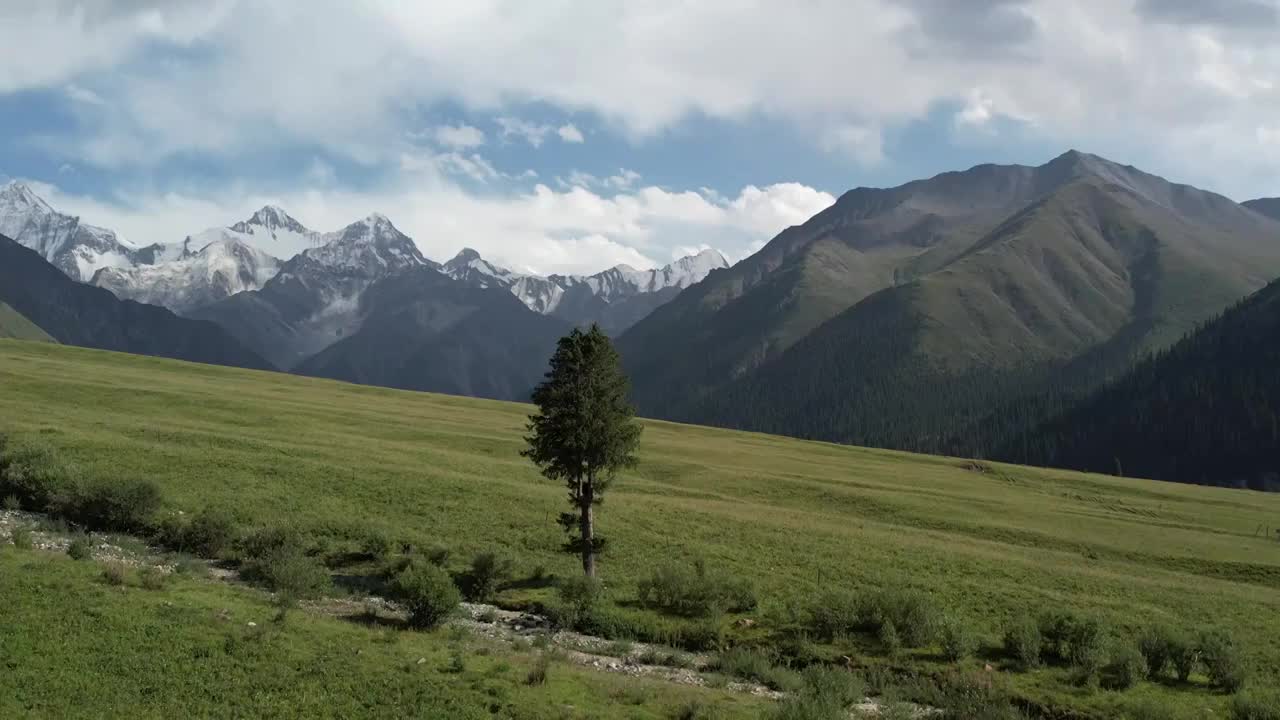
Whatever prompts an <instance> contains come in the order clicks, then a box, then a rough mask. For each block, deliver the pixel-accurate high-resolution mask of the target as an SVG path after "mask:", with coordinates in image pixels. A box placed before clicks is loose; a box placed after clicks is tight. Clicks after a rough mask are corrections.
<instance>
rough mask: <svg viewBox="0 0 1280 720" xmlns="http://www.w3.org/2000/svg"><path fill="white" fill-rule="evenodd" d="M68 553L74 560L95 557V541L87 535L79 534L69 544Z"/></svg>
mask: <svg viewBox="0 0 1280 720" xmlns="http://www.w3.org/2000/svg"><path fill="white" fill-rule="evenodd" d="M67 555H69V556H70V557H71V559H72V560H88V559H89V558H91V557H93V543H91V542H89V538H88V537H87V536H85V535H77V536H76V537H75V538H73V539H72V540H71V544H70V545H68V546H67Z"/></svg>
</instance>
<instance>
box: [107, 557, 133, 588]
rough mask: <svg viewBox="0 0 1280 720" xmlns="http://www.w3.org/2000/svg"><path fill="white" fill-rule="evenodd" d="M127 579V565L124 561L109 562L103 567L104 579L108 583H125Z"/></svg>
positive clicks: (117, 584) (118, 584)
mask: <svg viewBox="0 0 1280 720" xmlns="http://www.w3.org/2000/svg"><path fill="white" fill-rule="evenodd" d="M127 579H128V576H127V573H126V571H125V566H124V565H123V564H122V563H118V562H113V563H107V565H106V566H105V567H103V568H102V581H103V582H105V583H106V584H108V585H115V586H120V585H124V583H125V580H127Z"/></svg>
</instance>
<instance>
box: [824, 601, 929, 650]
mask: <svg viewBox="0 0 1280 720" xmlns="http://www.w3.org/2000/svg"><path fill="white" fill-rule="evenodd" d="M808 616H809V618H808V625H809V628H810V629H811V630H812V631H813V632H814V633H815V634H816V635H817V636H818V637H821V638H823V639H827V640H831V639H835V638H839V637H845V636H848V635H852V634H855V633H866V634H870V635H873V636H875V637H877V638H879V639H880V641H881V643H882V644H884V645H885V646H886V649H889V646H891V645H893V646H901V647H908V648H919V647H925V646H927V645H930V644H932V643H933V642H934V640H935V639H936V638H937V635H938V631H939V627H940V625H941V619H942V614H941V613H940V612H939V611H938V608H937V606H936V605H935V604H934V603H933V600H932V599H931V598H929V596H928V595H925V594H924V593H921V592H916V591H911V590H877V591H873V592H870V593H866V594H863V595H856V594H852V593H844V592H829V593H826V594H824V595H822V596H821V597H819V599H818V600H817V602H815V603H814V604H813V605H812V606H811V607H810V609H809V612H808Z"/></svg>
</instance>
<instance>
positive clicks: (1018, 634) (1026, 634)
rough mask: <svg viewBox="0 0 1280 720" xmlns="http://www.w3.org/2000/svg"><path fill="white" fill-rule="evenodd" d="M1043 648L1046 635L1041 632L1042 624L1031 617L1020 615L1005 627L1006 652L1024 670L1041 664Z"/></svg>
mask: <svg viewBox="0 0 1280 720" xmlns="http://www.w3.org/2000/svg"><path fill="white" fill-rule="evenodd" d="M1043 650H1044V637H1043V636H1042V635H1041V633H1040V625H1039V624H1038V623H1036V621H1035V620H1032V619H1031V618H1030V617H1027V616H1022V617H1019V618H1018V619H1016V620H1014V621H1013V622H1012V623H1010V624H1009V625H1008V627H1006V628H1005V631H1004V653H1005V655H1006V656H1008V657H1009V658H1010V659H1012V660H1014V661H1015V662H1017V663H1018V665H1020V666H1021V667H1022V668H1023V669H1024V670H1026V669H1029V668H1033V667H1036V666H1037V665H1039V664H1040V655H1041V652H1042V651H1043Z"/></svg>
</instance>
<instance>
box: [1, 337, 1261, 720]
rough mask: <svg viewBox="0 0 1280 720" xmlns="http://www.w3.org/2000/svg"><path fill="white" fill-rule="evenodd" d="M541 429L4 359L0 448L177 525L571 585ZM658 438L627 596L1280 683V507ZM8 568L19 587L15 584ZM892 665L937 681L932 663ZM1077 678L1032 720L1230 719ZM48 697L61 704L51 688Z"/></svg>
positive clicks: (210, 380) (623, 559) (1037, 681)
mask: <svg viewBox="0 0 1280 720" xmlns="http://www.w3.org/2000/svg"><path fill="white" fill-rule="evenodd" d="M528 412H529V408H528V407H525V406H521V405H516V404H508V403H498V402H488V401H480V400H474V399H467V398H458V397H447V396H433V395H426V394H415V393H407V392H399V391H391V390H384V389H377V388H369V387H360V386H353V385H345V384H340V383H334V382H327V381H318V380H313V379H304V378H297V377H291V376H287V375H277V374H269V373H260V372H253V371H241V370H233V369H228V368H219V367H210V366H200V365H192V364H185V363H179V362H173V361H166V360H159V359H152V358H141V357H135V356H128V355H119V354H111V353H103V352H97V351H90V350H83V349H77V348H67V347H61V346H54V345H47V344H39V343H23V342H15V341H0V429H4V430H7V431H10V432H14V433H17V434H20V435H38V436H41V437H42V438H43V439H45V440H46V441H47V442H49V443H50V444H52V445H53V446H55V447H56V448H58V449H59V450H60V451H61V452H62V453H63V454H65V455H66V456H67V457H68V458H69V459H71V460H73V461H74V462H75V463H77V464H78V465H80V466H81V467H82V468H84V469H85V470H86V471H87V472H89V473H91V474H93V475H95V476H97V477H103V478H112V477H117V478H136V477H143V478H149V479H152V480H153V481H155V482H156V483H157V484H158V485H159V486H160V487H161V488H162V490H163V492H164V496H165V498H166V501H167V502H168V503H169V504H170V505H172V506H174V507H177V508H182V509H187V510H193V509H196V508H200V507H204V506H206V505H211V504H212V505H219V506H222V507H226V508H230V509H232V510H233V511H234V512H235V513H237V514H238V515H239V516H240V518H241V519H242V520H243V521H244V522H245V523H248V524H272V523H278V522H281V521H282V520H286V519H287V520H291V521H294V522H296V523H298V524H299V525H300V526H302V527H303V528H304V529H305V530H306V531H308V532H309V533H312V534H314V535H317V536H326V537H331V538H334V539H335V540H338V541H340V540H342V539H346V538H358V537H362V536H363V535H364V534H366V533H367V531H368V530H370V529H372V530H376V531H380V532H383V533H386V534H387V535H389V536H391V537H393V538H396V539H399V540H403V541H407V542H412V543H414V544H417V545H419V546H423V547H427V546H432V545H446V546H449V547H450V548H452V549H453V550H454V552H455V555H459V556H465V555H467V554H468V553H471V552H474V551H479V550H484V549H499V550H502V551H504V552H506V553H507V554H509V555H511V556H512V557H514V558H516V559H517V560H518V562H519V563H520V565H521V566H522V567H524V568H533V567H535V566H543V567H545V568H547V569H548V570H549V571H550V572H552V573H558V574H562V575H568V574H571V573H573V572H574V567H575V561H574V559H573V558H572V557H569V556H566V555H563V554H562V553H560V552H559V547H560V545H561V542H562V541H563V537H562V535H561V533H560V531H559V528H558V527H557V526H556V525H555V523H554V518H555V516H556V514H557V513H558V512H560V511H561V510H562V507H563V502H564V498H563V490H562V489H561V488H560V487H558V486H556V485H554V484H550V483H548V482H546V481H544V480H542V479H541V478H540V476H539V475H538V474H537V473H536V471H535V470H534V469H533V468H532V467H531V466H530V465H529V464H528V463H527V462H525V461H524V460H522V459H521V458H520V457H519V455H518V451H519V449H520V448H521V446H522V440H521V435H522V431H523V426H524V419H525V416H526V415H527V413H528ZM645 424H646V430H645V435H644V437H643V440H642V450H641V457H640V460H641V462H640V464H639V466H638V467H637V468H636V469H635V470H634V471H632V472H629V473H627V474H625V475H624V476H623V477H622V478H621V479H620V481H619V482H618V484H617V485H616V487H615V489H614V490H613V491H611V493H610V495H609V497H608V499H607V502H606V504H605V505H604V506H603V507H602V508H601V509H600V512H599V521H598V522H599V526H600V528H601V531H602V532H603V533H604V534H605V535H607V536H608V537H609V538H610V547H609V552H608V554H607V555H606V556H605V557H604V558H603V559H602V562H601V570H602V573H603V575H604V577H605V578H606V581H607V583H608V584H609V586H610V589H611V592H612V593H613V595H614V596H615V597H616V598H619V599H623V600H625V599H626V598H628V597H634V593H635V591H634V587H635V581H636V580H637V579H639V578H640V577H642V576H643V575H645V574H646V573H648V572H649V571H651V570H652V569H654V568H655V567H657V566H658V565H659V564H661V563H663V562H666V561H669V560H671V559H689V560H692V559H694V558H702V559H704V560H706V561H707V563H708V564H709V565H711V566H713V567H716V568H718V569H721V570H724V571H727V572H732V573H733V574H735V575H739V576H742V577H749V578H751V579H752V580H753V582H754V583H755V585H756V587H757V591H758V593H759V595H760V597H761V599H762V603H763V604H764V605H765V606H766V612H767V610H768V609H769V608H770V607H773V606H777V605H780V604H782V603H784V602H786V601H788V600H796V601H804V600H806V599H808V598H810V597H812V596H813V595H814V594H815V593H816V592H817V591H819V590H822V589H830V588H851V589H859V588H869V587H898V588H907V589H918V590H922V591H924V592H927V593H929V594H930V595H931V596H932V597H933V598H934V599H935V600H936V602H937V603H938V604H940V605H942V606H944V607H946V608H949V609H951V610H952V611H953V612H956V613H958V614H960V615H962V616H963V617H965V618H966V619H967V621H968V622H970V623H971V624H972V625H973V626H974V627H975V628H977V630H978V631H979V632H980V633H981V634H982V635H983V636H984V638H985V639H986V640H987V641H988V642H989V643H994V642H995V640H996V639H997V638H998V637H999V635H1000V631H1001V628H1002V626H1003V625H1004V624H1005V623H1006V621H1007V620H1009V619H1010V618H1012V617H1014V616H1016V615H1019V614H1021V613H1024V612H1036V611H1038V610H1041V609H1045V608H1069V609H1076V610H1079V611H1082V612H1086V613H1090V614H1096V615H1098V616H1099V617H1101V618H1103V619H1104V620H1106V621H1107V623H1108V624H1109V625H1110V626H1111V627H1113V628H1115V629H1117V630H1131V631H1136V630H1137V629H1139V628H1140V627H1142V626H1144V625H1146V624H1147V623H1149V622H1152V621H1164V622H1169V623H1171V624H1174V625H1178V626H1182V627H1185V628H1191V629H1199V628H1206V627H1221V628H1225V629H1229V630H1232V631H1234V632H1235V634H1236V635H1237V636H1238V637H1240V638H1241V640H1242V641H1244V642H1245V643H1246V654H1247V659H1248V661H1249V663H1250V665H1251V667H1252V668H1253V678H1252V683H1251V684H1253V685H1254V686H1258V687H1276V686H1278V685H1280V612H1277V611H1278V610H1280V543H1278V542H1276V540H1275V538H1274V536H1275V531H1276V530H1277V529H1278V528H1280V497H1274V496H1269V495H1262V494H1258V493H1250V492H1244V491H1227V490H1219V489H1213V488H1205V487H1197V486H1186V485H1175V484H1167V483H1159V482H1153V481H1142V480H1131V479H1117V478H1110V477H1105V476H1094V475H1084V474H1076V473H1067V472H1059V471H1053V470H1042V469H1033V468H1024V467H1014V466H972V465H971V464H968V463H965V462H963V461H959V460H956V459H950V458H940V457H929V456H915V455H909V454H904V453H896V452H888V451H879V450H868V449H862V448H853V447H842V446H835V445H827V444H820V443H806V442H800V441H795V440H789V439H783V438H776V437H770V436H763V435H754V434H748V433H738V432H729V431H722V430H716V429H711V428H702V427H691V426H681V425H675V424H668V423H661V422H646V423H645ZM1260 528H1261V529H1263V530H1266V529H1268V528H1269V530H1268V532H1270V533H1271V535H1272V537H1271V538H1267V537H1261V536H1260V535H1261V534H1262V533H1260V532H1259V529H1260ZM6 563H8V564H7V565H6V566H5V569H4V572H5V574H6V576H7V575H9V574H10V573H12V572H15V571H17V570H18V569H20V568H16V567H15V566H14V565H13V564H12V561H6ZM72 580H73V578H71V577H70V576H69V575H68V574H67V573H66V572H64V571H62V570H58V571H56V572H55V571H50V573H49V574H48V575H47V579H46V580H42V581H41V582H48V583H54V584H55V585H54V587H58V586H61V587H66V588H68V589H69V588H70V586H71V584H72ZM59 583H60V585H58V584H59ZM6 585H8V581H6ZM45 590H48V587H46V588H45ZM6 592H11V591H6ZM18 592H20V593H22V592H26V593H28V594H26V595H20V596H19V597H18V599H19V600H22V599H24V598H29V597H34V596H36V595H39V594H41V593H40V591H39V590H38V589H28V590H25V591H24V590H19V591H18ZM536 592H537V591H532V592H530V591H516V592H514V593H513V594H511V595H509V596H508V597H506V598H505V600H506V602H508V603H519V602H524V601H528V600H531V599H536ZM64 594H67V595H69V594H72V593H64ZM94 597H97V596H94ZM104 597H105V596H104ZM100 599H101V598H100ZM101 601H102V602H104V603H107V602H115V601H114V600H106V599H102V600H101ZM220 601H221V599H219V602H220ZM77 602H80V601H79V600H77ZM95 602H96V601H91V600H86V601H85V604H84V605H83V610H84V611H85V612H90V613H92V612H94V610H93V607H94V604H95ZM4 607H5V608H6V610H9V609H11V608H13V607H14V602H13V601H12V599H11V598H9V597H6V598H4ZM113 607H114V606H113ZM10 611H11V610H10ZM22 612H23V613H26V612H27V611H26V610H23V611H22ZM101 612H106V613H110V612H112V611H107V610H104V611H101ZM153 612H154V613H162V610H161V609H159V608H148V609H147V611H146V613H148V614H145V615H144V616H143V617H141V618H139V619H137V620H136V622H137V623H138V625H137V627H136V628H135V629H134V630H133V632H135V633H136V634H138V635H139V636H142V637H146V636H147V635H148V633H149V632H151V631H150V630H148V629H147V628H148V627H155V626H148V624H147V623H159V622H161V620H160V618H161V616H155V617H153V616H152V615H150V613H153ZM118 613H123V609H122V608H121V609H118ZM0 617H2V616H0ZM38 617H39V616H37V615H32V616H26V615H25V614H24V615H23V616H22V617H21V622H22V624H23V625H26V624H29V623H30V622H34V621H36V619H37V618H38ZM148 618H150V619H148ZM46 621H48V622H52V619H50V618H46ZM129 622H135V621H134V620H130V621H129ZM184 627H185V625H184ZM312 627H313V625H311V624H308V625H303V626H301V627H300V628H298V629H296V630H290V637H291V638H293V641H294V642H297V643H299V644H300V646H305V647H314V648H316V649H315V650H314V652H317V653H319V652H320V649H319V648H322V647H327V646H326V645H325V644H324V642H323V641H322V640H318V639H316V640H313V639H312V638H311V637H310V633H309V630H310V629H311V628H312ZM314 627H315V628H317V629H316V632H317V633H322V632H332V633H345V632H355V631H354V630H352V629H344V628H329V627H328V626H327V625H326V626H324V628H325V629H323V630H321V629H319V628H321V625H320V624H315V625H314ZM205 631H207V629H206V630H200V629H199V628H195V629H189V630H186V631H184V632H191V633H196V634H198V633H200V632H205ZM311 643H315V645H314V646H313V645H311ZM860 650H861V648H859V647H856V646H852V647H839V648H833V649H832V650H831V652H832V653H834V654H836V655H839V654H843V653H854V654H856V653H858V652H860ZM264 662H265V661H264ZM271 662H272V663H276V664H278V662H284V663H286V664H287V663H288V662H289V659H288V655H280V656H272V657H271ZM894 662H895V663H896V664H898V665H905V666H909V667H912V668H915V669H924V670H926V671H927V670H928V669H929V668H931V667H934V665H935V664H936V663H937V661H936V660H933V659H931V658H930V657H929V655H928V654H927V653H917V654H914V655H910V656H908V657H905V658H900V659H897V660H895V661H894ZM971 662H972V663H974V664H976V665H977V666H978V667H980V666H981V664H982V663H983V662H984V661H983V660H974V661H971ZM386 667H387V668H389V670H390V671H391V672H392V673H393V674H392V675H388V677H387V678H384V679H381V680H378V682H381V683H389V685H386V687H389V688H391V689H390V690H388V692H390V693H391V694H393V695H394V694H395V693H396V692H399V691H397V690H395V689H394V687H396V682H398V680H394V679H391V678H393V677H394V673H395V672H400V670H399V669H397V668H396V664H395V662H388V663H387V665H386ZM1064 673H1065V671H1063V670H1061V669H1058V668H1050V669H1040V670H1037V671H1034V672H1030V673H1025V674H1013V673H1011V674H1010V675H1009V681H1010V682H1011V683H1012V684H1013V686H1014V687H1015V688H1016V690H1017V692H1019V693H1020V694H1022V695H1023V696H1024V697H1026V698H1028V699H1031V700H1034V701H1035V702H1038V703H1041V704H1045V705H1050V706H1053V707H1055V708H1061V709H1071V710H1079V711H1083V712H1092V713H1093V714H1095V715H1097V716H1106V717H1110V716H1115V715H1118V713H1119V710H1118V708H1119V707H1120V706H1122V705H1124V704H1125V703H1128V702H1130V701H1132V700H1133V699H1135V698H1143V697H1153V698H1165V699H1170V700H1172V701H1173V702H1176V703H1177V704H1179V705H1182V706H1184V707H1187V708H1192V709H1201V710H1211V709H1220V708H1221V707H1223V706H1224V704H1225V702H1226V700H1225V698H1223V697H1222V696H1219V695H1215V694H1213V693H1211V692H1209V691H1208V690H1207V689H1206V688H1204V687H1203V686H1196V687H1193V688H1185V687H1172V686H1165V685H1158V684H1152V683H1144V684H1142V685H1141V686H1140V687H1139V688H1137V689H1135V690H1131V691H1129V692H1126V693H1112V692H1101V691H1093V690H1087V689H1081V688H1075V687H1072V686H1071V685H1069V684H1068V683H1066V682H1065V680H1064ZM1002 675H1003V673H1002ZM41 677H44V678H45V682H46V686H45V687H44V690H43V691H44V692H46V693H51V692H52V687H53V686H52V683H53V681H54V680H53V678H52V677H50V676H47V675H46V676H41ZM208 677H210V678H213V677H215V676H214V675H210V676H208ZM37 680H38V678H37ZM36 684H37V686H38V685H39V682H37V683H36ZM30 692H41V691H40V690H38V689H37V690H32V691H30Z"/></svg>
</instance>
